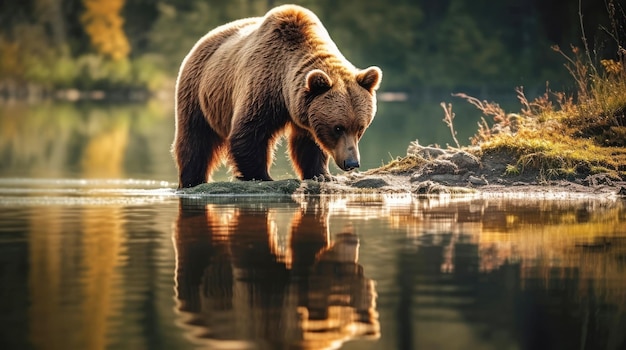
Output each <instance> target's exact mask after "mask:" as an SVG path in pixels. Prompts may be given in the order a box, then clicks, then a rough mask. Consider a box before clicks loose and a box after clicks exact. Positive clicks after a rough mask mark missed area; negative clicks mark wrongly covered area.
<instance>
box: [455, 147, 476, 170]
mask: <svg viewBox="0 0 626 350" xmlns="http://www.w3.org/2000/svg"><path fill="white" fill-rule="evenodd" d="M448 160H449V161H450V162H452V163H454V164H455V165H456V166H457V167H458V168H459V169H466V170H474V169H478V167H480V160H479V159H478V157H476V156H474V155H471V154H469V153H467V152H465V151H458V152H456V153H454V154H452V155H451V156H450V157H449V158H448Z"/></svg>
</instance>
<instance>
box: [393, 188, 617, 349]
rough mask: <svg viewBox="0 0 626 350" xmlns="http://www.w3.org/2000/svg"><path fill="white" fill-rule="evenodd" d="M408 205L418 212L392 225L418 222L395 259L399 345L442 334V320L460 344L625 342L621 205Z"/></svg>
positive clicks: (480, 202) (484, 202) (601, 344)
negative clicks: (407, 246)
mask: <svg viewBox="0 0 626 350" xmlns="http://www.w3.org/2000/svg"><path fill="white" fill-rule="evenodd" d="M405 210H410V211H412V215H406V216H404V215H401V218H402V219H401V220H399V221H395V224H397V225H407V227H411V228H413V231H412V232H413V235H412V236H409V237H408V239H409V242H410V243H412V247H413V248H412V249H406V250H403V251H402V252H401V254H400V256H399V257H398V260H397V266H398V267H397V269H398V284H399V286H400V292H399V296H400V300H399V302H398V304H397V311H396V317H397V322H398V329H397V332H398V341H399V342H400V345H401V347H402V348H412V347H414V346H415V344H419V345H424V344H429V342H431V344H432V342H434V341H435V340H436V339H441V338H438V337H437V336H433V334H439V333H437V331H436V328H437V327H438V326H441V325H442V324H445V325H446V329H447V331H449V332H451V333H456V334H457V335H458V338H459V341H461V342H464V346H468V344H474V343H473V342H475V344H480V343H481V342H484V341H485V340H488V341H489V342H490V343H491V344H495V345H496V347H499V348H507V347H510V346H512V344H520V345H521V346H522V348H529V349H534V348H563V349H571V348H585V347H588V346H593V347H594V348H621V347H624V346H625V345H626V338H625V337H624V334H623V332H622V331H621V330H622V329H624V327H626V313H625V312H626V310H625V309H624V306H625V305H626V281H625V280H624V278H623V277H624V276H625V272H626V263H625V261H624V258H623V257H624V256H625V253H626V228H625V227H624V225H623V222H624V214H625V213H626V209H625V208H624V206H623V203H620V202H613V203H607V202H603V203H598V202H594V201H580V202H571V201H570V202H559V201H554V200H552V201H523V202H513V201H498V200H494V201H489V200H476V201H461V202H459V203H452V204H450V203H446V206H438V205H434V206H431V203H428V202H424V203H421V204H415V206H413V207H412V208H411V209H406V208H405ZM396 220H397V218H396ZM409 221H410V223H409ZM620 223H622V224H620ZM442 228H444V229H443V230H442ZM433 332H434V333H433ZM568 335H571V336H568ZM481 339H482V340H481ZM454 343H455V341H454V340H453V339H452V340H449V339H446V344H448V345H453V344H454ZM459 345H460V344H459Z"/></svg>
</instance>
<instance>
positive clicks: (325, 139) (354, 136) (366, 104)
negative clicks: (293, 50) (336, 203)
mask: <svg viewBox="0 0 626 350" xmlns="http://www.w3.org/2000/svg"><path fill="white" fill-rule="evenodd" d="M381 79H382V72H381V70H380V68H378V67H369V68H366V69H364V70H360V71H357V72H356V73H343V74H339V73H334V74H332V73H327V72H325V71H324V70H321V69H313V70H311V71H310V72H308V73H307V74H306V76H305V89H304V90H305V99H306V100H307V103H305V105H306V106H307V108H306V109H307V111H306V118H305V120H304V123H305V125H306V126H307V129H308V130H309V131H310V132H311V134H313V136H314V138H315V141H316V142H317V144H318V145H319V146H320V148H322V149H323V150H324V151H325V152H327V153H328V154H330V155H331V156H332V157H333V159H334V160H335V163H336V164H337V166H338V167H339V168H341V169H342V170H345V171H348V170H352V169H355V168H358V167H359V166H360V155H359V140H360V139H361V137H362V136H363V133H364V132H365V129H367V127H368V126H369V125H370V123H371V122H372V119H373V118H374V114H375V113H376V89H378V86H379V85H380V81H381Z"/></svg>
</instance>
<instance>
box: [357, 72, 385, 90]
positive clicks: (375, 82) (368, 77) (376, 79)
mask: <svg viewBox="0 0 626 350" xmlns="http://www.w3.org/2000/svg"><path fill="white" fill-rule="evenodd" d="M382 77H383V72H382V71H381V70H380V68H378V67H369V68H366V69H364V70H362V71H360V72H359V74H357V75H356V81H357V83H359V85H361V86H362V87H364V88H365V89H366V90H367V91H369V92H374V91H375V90H376V89H378V87H379V86H380V81H381V79H382Z"/></svg>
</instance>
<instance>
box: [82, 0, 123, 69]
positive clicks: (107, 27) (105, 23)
mask: <svg viewBox="0 0 626 350" xmlns="http://www.w3.org/2000/svg"><path fill="white" fill-rule="evenodd" d="M83 4H84V5H85V13H84V14H83V15H82V16H81V22H82V23H83V25H84V26H85V31H86V32H87V34H88V35H89V38H90V39H91V44H92V45H93V46H94V48H95V49H96V50H97V52H98V53H100V54H102V55H105V56H108V57H110V58H112V59H114V60H121V59H124V58H126V57H127V56H128V53H129V52H130V44H129V43H128V39H127V38H126V34H125V33H124V28H123V25H124V19H123V18H122V16H121V14H120V12H121V10H122V8H123V7H124V0H83Z"/></svg>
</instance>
